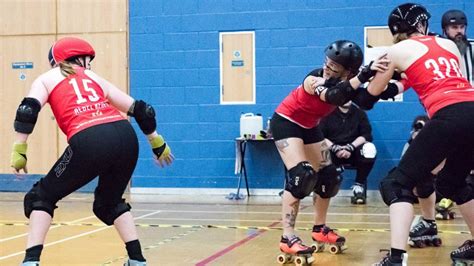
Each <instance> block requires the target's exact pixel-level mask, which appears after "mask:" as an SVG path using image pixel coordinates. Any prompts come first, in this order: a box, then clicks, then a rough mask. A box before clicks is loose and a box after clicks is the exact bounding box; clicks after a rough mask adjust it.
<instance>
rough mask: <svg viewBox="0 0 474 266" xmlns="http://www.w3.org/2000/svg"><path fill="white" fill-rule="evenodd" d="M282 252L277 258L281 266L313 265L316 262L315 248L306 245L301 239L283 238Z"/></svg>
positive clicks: (295, 237)
mask: <svg viewBox="0 0 474 266" xmlns="http://www.w3.org/2000/svg"><path fill="white" fill-rule="evenodd" d="M280 251H281V252H282V253H281V254H280V255H278V257H277V261H278V263H279V264H285V263H293V262H294V263H295V265H297V266H303V265H311V263H312V262H313V261H314V258H313V252H314V248H312V247H308V246H306V245H304V244H303V243H302V241H301V239H300V238H299V237H297V236H293V237H292V238H291V239H288V238H286V237H283V236H282V237H281V241H280Z"/></svg>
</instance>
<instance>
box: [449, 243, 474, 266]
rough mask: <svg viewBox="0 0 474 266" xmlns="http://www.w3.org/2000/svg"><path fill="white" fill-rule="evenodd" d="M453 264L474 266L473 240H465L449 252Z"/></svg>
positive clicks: (456, 265) (454, 265)
mask: <svg viewBox="0 0 474 266" xmlns="http://www.w3.org/2000/svg"><path fill="white" fill-rule="evenodd" d="M451 259H452V260H453V266H474V241H473V240H466V241H465V242H464V244H462V245H461V246H460V247H458V248H457V249H456V250H454V251H453V252H451Z"/></svg>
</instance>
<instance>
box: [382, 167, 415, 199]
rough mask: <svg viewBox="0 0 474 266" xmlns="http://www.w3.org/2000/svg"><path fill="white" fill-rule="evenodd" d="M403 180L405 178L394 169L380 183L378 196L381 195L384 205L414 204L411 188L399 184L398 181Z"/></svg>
mask: <svg viewBox="0 0 474 266" xmlns="http://www.w3.org/2000/svg"><path fill="white" fill-rule="evenodd" d="M404 179H406V177H405V176H404V175H403V174H402V173H401V172H400V171H399V170H398V169H397V168H396V167H395V168H393V169H392V170H390V172H388V175H387V176H386V177H384V178H383V179H382V181H380V185H379V190H380V195H382V199H383V201H384V202H385V204H387V205H388V206H390V205H391V204H392V203H397V202H408V203H411V204H413V202H415V200H416V197H415V194H413V188H412V187H410V186H409V185H406V184H402V182H400V180H404Z"/></svg>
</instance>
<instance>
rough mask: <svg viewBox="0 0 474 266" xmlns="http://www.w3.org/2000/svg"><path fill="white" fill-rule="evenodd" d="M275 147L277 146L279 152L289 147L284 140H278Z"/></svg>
mask: <svg viewBox="0 0 474 266" xmlns="http://www.w3.org/2000/svg"><path fill="white" fill-rule="evenodd" d="M275 145H276V146H277V149H278V150H280V151H282V150H284V149H285V148H286V147H288V146H290V144H289V143H288V141H287V140H286V139H280V140H277V141H275Z"/></svg>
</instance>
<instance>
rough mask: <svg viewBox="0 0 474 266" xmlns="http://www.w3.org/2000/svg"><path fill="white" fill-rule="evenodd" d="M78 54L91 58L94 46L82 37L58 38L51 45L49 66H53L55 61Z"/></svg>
mask: <svg viewBox="0 0 474 266" xmlns="http://www.w3.org/2000/svg"><path fill="white" fill-rule="evenodd" d="M78 56H90V57H91V60H92V59H94V57H95V51H94V48H92V46H91V45H90V44H89V43H88V42H86V41H84V40H82V39H79V38H75V37H65V38H61V39H59V40H58V41H57V42H55V43H54V44H53V46H51V49H49V55H48V59H49V63H50V64H51V66H54V65H56V64H57V63H60V62H63V61H65V60H67V59H70V58H73V57H78Z"/></svg>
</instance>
